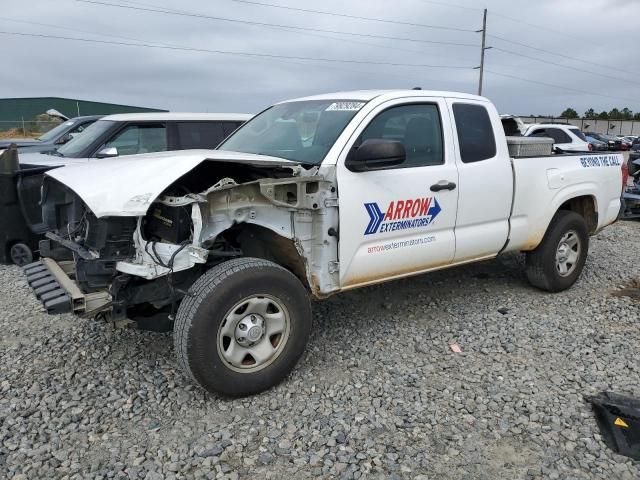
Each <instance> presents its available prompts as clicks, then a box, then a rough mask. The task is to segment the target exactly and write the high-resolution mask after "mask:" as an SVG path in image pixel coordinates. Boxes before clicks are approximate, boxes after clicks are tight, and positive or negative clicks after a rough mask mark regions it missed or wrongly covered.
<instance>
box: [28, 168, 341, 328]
mask: <svg viewBox="0 0 640 480" xmlns="http://www.w3.org/2000/svg"><path fill="white" fill-rule="evenodd" d="M75 190H76V189H74V188H73V185H65V184H63V183H62V182H61V181H58V180H56V179H54V178H47V179H46V181H45V184H44V187H43V200H42V203H43V218H44V221H45V222H46V224H47V226H48V229H49V233H47V240H45V241H43V242H42V243H41V246H40V247H41V254H42V256H43V257H46V258H45V259H44V260H43V261H42V262H39V263H37V264H32V265H30V266H28V267H27V268H26V269H25V271H26V273H27V277H28V280H29V283H30V284H31V285H32V287H34V290H35V292H36V294H37V295H38V296H39V298H40V299H41V300H42V302H43V304H44V305H45V307H46V308H47V310H48V311H49V312H50V313H62V312H74V313H76V314H79V315H82V316H95V315H97V314H100V313H105V314H108V315H110V316H111V317H112V318H113V319H119V318H124V317H127V316H129V317H132V316H136V315H137V314H141V313H142V314H148V312H154V313H157V312H158V311H161V312H162V311H164V312H167V313H170V312H171V310H173V309H174V308H175V305H176V304H177V302H179V301H180V299H181V298H182V297H184V295H185V294H186V292H187V291H188V289H189V287H190V286H191V284H192V283H193V282H194V281H195V280H196V279H197V278H198V277H200V276H201V275H202V274H203V273H204V272H205V271H206V270H208V269H209V268H211V267H212V266H214V265H217V264H219V263H221V262H224V261H225V260H227V259H229V258H233V257H238V256H247V257H258V258H263V259H268V260H272V261H275V262H276V263H278V264H280V265H282V266H284V267H285V268H287V269H289V270H290V271H291V272H293V273H294V274H295V275H296V276H298V278H299V279H300V280H301V281H302V282H303V283H304V284H305V285H307V286H308V288H309V290H310V291H311V293H312V294H313V295H315V296H316V297H322V296H326V295H328V294H330V293H332V292H335V291H337V290H338V285H339V284H338V276H337V275H338V272H337V268H336V265H337V258H338V238H337V233H336V232H337V228H338V211H337V194H336V188H335V184H334V183H333V182H332V181H331V180H329V179H327V178H325V177H324V176H322V175H320V174H319V173H318V169H317V168H312V169H305V168H304V167H302V166H299V165H297V164H287V165H282V164H273V163H269V162H262V163H260V162H255V161H252V162H246V163H242V162H238V161H227V162H225V161H214V160H211V159H208V160H207V161H204V162H201V163H199V164H198V165H196V166H195V167H194V168H193V169H191V170H189V171H188V172H186V173H183V174H182V175H181V176H180V177H179V178H177V179H174V181H172V182H171V183H170V184H169V185H168V186H166V187H165V188H164V189H163V190H162V193H161V194H160V195H154V196H150V195H145V194H146V192H144V190H142V192H141V193H136V192H130V193H131V194H130V195H128V196H127V197H126V198H123V200H122V202H123V203H124V204H126V205H134V204H135V203H136V202H138V203H145V202H146V203H145V205H143V206H142V207H141V206H140V205H136V206H135V208H134V207H131V209H130V210H131V211H124V210H125V209H122V210H123V211H118V212H113V213H117V215H116V214H113V215H110V214H108V213H109V212H107V214H105V212H103V211H101V210H100V207H99V206H98V205H97V202H95V201H94V200H90V201H89V200H88V201H85V199H83V198H81V197H80V195H78V194H77V193H76V191H75ZM85 198H89V196H85ZM92 203H93V205H92ZM96 211H97V213H95V212H96Z"/></svg>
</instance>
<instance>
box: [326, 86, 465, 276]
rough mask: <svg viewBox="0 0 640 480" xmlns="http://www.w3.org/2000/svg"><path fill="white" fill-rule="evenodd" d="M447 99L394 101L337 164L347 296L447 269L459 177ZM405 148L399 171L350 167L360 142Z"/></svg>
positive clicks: (373, 116)
mask: <svg viewBox="0 0 640 480" xmlns="http://www.w3.org/2000/svg"><path fill="white" fill-rule="evenodd" d="M444 125H450V119H449V113H448V110H447V105H446V102H445V101H444V99H442V98H429V97H415V98H413V97H412V98H406V99H400V100H393V101H389V102H386V103H384V104H382V105H379V106H378V107H377V108H376V109H374V110H372V111H371V112H370V113H369V115H368V116H367V117H366V119H365V120H364V121H363V122H362V123H361V124H360V126H359V127H358V129H357V130H356V131H355V132H354V134H353V135H352V136H351V138H350V139H349V141H348V144H347V148H345V149H344V150H343V152H342V154H341V156H340V158H339V159H338V164H337V179H338V189H339V192H338V193H339V212H340V213H339V215H340V232H339V234H340V242H339V259H340V283H341V287H342V288H348V287H353V286H356V285H364V284H367V283H374V282H376V281H380V280H383V279H389V278H393V277H397V276H404V275H408V274H412V273H419V272H422V271H425V270H429V269H432V268H436V267H440V266H444V265H448V264H450V263H451V261H452V260H453V256H454V252H455V235H454V227H455V222H456V208H457V203H458V189H457V188H456V186H457V183H458V172H457V168H456V162H455V153H454V150H453V148H452V147H453V145H452V142H453V139H452V133H451V128H443V126H444ZM368 139H387V140H396V141H399V142H402V144H403V145H404V148H405V150H406V160H405V161H404V163H402V164H400V165H396V166H393V167H387V168H383V169H379V170H374V171H364V172H355V171H351V170H349V168H348V167H347V166H345V160H346V158H347V156H348V155H353V154H354V152H355V151H356V150H357V148H358V147H359V146H360V145H361V144H362V142H363V141H365V140H368Z"/></svg>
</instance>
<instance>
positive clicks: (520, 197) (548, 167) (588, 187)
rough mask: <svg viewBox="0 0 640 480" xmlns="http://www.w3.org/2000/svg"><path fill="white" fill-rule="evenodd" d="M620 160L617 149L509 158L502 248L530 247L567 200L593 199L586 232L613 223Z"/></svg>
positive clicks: (621, 158) (617, 195)
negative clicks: (510, 192) (509, 198)
mask: <svg viewBox="0 0 640 480" xmlns="http://www.w3.org/2000/svg"><path fill="white" fill-rule="evenodd" d="M623 161H624V158H623V156H622V154H620V153H612V154H599V153H576V154H557V155H550V156H542V157H523V158H512V159H511V165H512V169H513V175H514V185H515V188H514V198H513V204H512V214H511V221H510V235H509V243H508V245H507V248H506V250H507V251H512V250H524V251H527V250H532V249H534V248H535V247H536V246H537V245H538V244H539V243H540V241H541V240H542V237H543V236H544V234H545V232H546V230H547V227H548V225H549V223H550V221H551V218H552V217H553V215H554V214H555V212H556V211H557V210H558V209H559V208H560V206H561V205H562V204H563V203H565V202H566V201H567V199H569V198H575V197H586V198H588V199H591V200H593V202H594V203H595V205H596V209H597V219H594V225H593V226H592V228H591V232H590V233H596V232H597V231H599V230H601V229H602V228H604V227H605V226H607V225H609V224H611V223H613V222H615V221H616V219H617V218H618V213H619V211H620V197H621V191H622V173H621V167H622V164H623ZM594 170H595V171H597V172H598V175H594V174H593V171H594ZM596 199H599V201H597V200H596ZM603 199H604V201H603ZM537 205H539V206H540V208H536V206H537Z"/></svg>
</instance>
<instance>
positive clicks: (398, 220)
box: [364, 197, 442, 235]
mask: <svg viewBox="0 0 640 480" xmlns="http://www.w3.org/2000/svg"><path fill="white" fill-rule="evenodd" d="M364 208H365V209H366V210H367V213H368V214H369V224H368V225H367V228H366V229H365V231H364V234H365V235H372V234H374V233H385V232H393V231H395V230H405V229H409V228H419V227H426V226H428V225H430V224H431V222H433V221H434V220H435V218H436V217H437V216H438V214H439V213H440V212H441V211H442V208H440V204H439V203H438V200H437V199H436V198H435V197H423V198H417V199H415V200H412V199H409V200H396V201H392V202H391V203H389V206H388V207H387V209H386V212H385V213H383V212H382V210H381V209H380V207H379V206H378V204H377V203H375V202H373V203H365V204H364Z"/></svg>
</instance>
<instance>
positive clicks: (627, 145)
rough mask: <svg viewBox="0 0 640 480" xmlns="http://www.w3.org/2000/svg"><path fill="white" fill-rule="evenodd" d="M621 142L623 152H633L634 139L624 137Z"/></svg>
mask: <svg viewBox="0 0 640 480" xmlns="http://www.w3.org/2000/svg"><path fill="white" fill-rule="evenodd" d="M620 141H621V142H622V150H624V151H626V150H631V146H632V145H633V138H632V137H622V138H621V139H620Z"/></svg>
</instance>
